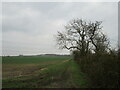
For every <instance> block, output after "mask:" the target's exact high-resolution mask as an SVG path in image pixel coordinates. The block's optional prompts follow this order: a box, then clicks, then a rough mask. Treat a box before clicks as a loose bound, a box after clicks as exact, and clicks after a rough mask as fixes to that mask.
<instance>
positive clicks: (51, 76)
mask: <svg viewBox="0 0 120 90" xmlns="http://www.w3.org/2000/svg"><path fill="white" fill-rule="evenodd" d="M2 87H3V88H83V87H88V82H87V80H86V77H85V76H84V74H83V73H81V72H80V68H79V66H78V65H77V64H76V63H75V62H74V61H73V60H72V58H71V57H70V56H11V57H3V58H2Z"/></svg>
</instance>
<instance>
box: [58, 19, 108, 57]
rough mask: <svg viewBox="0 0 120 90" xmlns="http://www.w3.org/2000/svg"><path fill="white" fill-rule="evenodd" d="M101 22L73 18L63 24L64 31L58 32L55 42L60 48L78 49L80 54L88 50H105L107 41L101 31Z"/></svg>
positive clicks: (84, 53)
mask: <svg viewBox="0 0 120 90" xmlns="http://www.w3.org/2000/svg"><path fill="white" fill-rule="evenodd" d="M101 23H102V22H101V21H100V22H99V21H96V22H94V23H92V22H89V23H87V22H86V21H84V20H82V19H73V20H72V21H70V22H69V23H68V24H67V25H66V26H65V31H64V32H58V34H57V44H58V45H59V46H60V48H62V49H68V50H71V51H73V50H78V51H80V54H81V55H86V54H87V53H88V52H89V51H90V50H94V51H95V52H99V51H102V50H106V48H107V47H108V45H109V42H108V39H107V37H106V35H104V34H103V33H102V32H101V29H102V26H101Z"/></svg>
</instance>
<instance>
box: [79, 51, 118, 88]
mask: <svg viewBox="0 0 120 90" xmlns="http://www.w3.org/2000/svg"><path fill="white" fill-rule="evenodd" d="M77 63H78V64H79V65H80V67H81V70H82V72H84V73H85V74H86V75H87V76H88V77H89V78H90V80H91V83H92V86H91V87H103V88H117V87H119V83H118V79H119V74H120V73H119V72H118V66H119V65H120V63H119V61H118V55H117V54H115V53H114V54H113V53H110V54H99V55H96V54H91V55H90V54H89V55H87V56H85V57H82V58H79V61H78V62H77Z"/></svg>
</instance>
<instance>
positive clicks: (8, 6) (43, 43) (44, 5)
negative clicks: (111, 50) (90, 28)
mask: <svg viewBox="0 0 120 90" xmlns="http://www.w3.org/2000/svg"><path fill="white" fill-rule="evenodd" d="M2 11H3V13H2V19H3V22H2V30H3V31H2V35H3V38H2V39H3V42H2V44H3V45H2V49H3V52H2V53H3V55H19V54H25V55H29V54H42V53H56V54H66V53H69V52H68V51H67V50H59V49H58V47H57V46H56V41H55V37H54V35H55V34H56V33H57V31H63V30H64V25H66V23H68V22H69V21H70V20H71V19H74V18H82V19H85V20H87V21H90V20H91V21H96V20H97V21H103V23H102V25H103V32H104V33H105V34H107V35H108V37H109V38H110V40H111V44H112V46H113V47H115V46H117V40H118V4H117V2H103V3H100V2H98V3H95V2H91V3H88V2H87V3H84V2H79V3H78V2H76V3H72V2H66V3H60V2H36V3H35V2H31V3H30V2H26V3H25V2H18V3H12V2H11V3H8V2H6V3H5V2H4V3H3V5H2Z"/></svg>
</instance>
